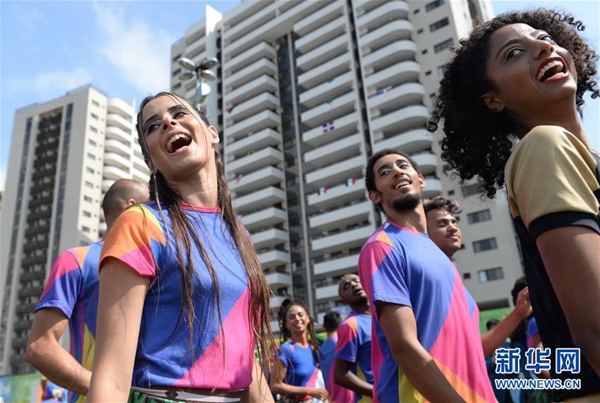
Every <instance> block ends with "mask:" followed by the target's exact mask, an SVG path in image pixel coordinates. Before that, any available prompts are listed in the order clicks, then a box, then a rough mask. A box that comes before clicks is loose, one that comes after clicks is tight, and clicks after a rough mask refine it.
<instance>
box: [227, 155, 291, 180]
mask: <svg viewBox="0 0 600 403" xmlns="http://www.w3.org/2000/svg"><path fill="white" fill-rule="evenodd" d="M282 161H283V153H282V152H281V151H279V150H277V149H275V148H272V147H267V148H263V149H262V150H260V151H257V152H255V153H252V154H250V155H247V156H245V157H242V158H240V159H237V160H234V161H230V162H229V163H228V168H227V169H228V171H229V172H235V173H236V174H247V173H249V172H252V171H256V170H257V169H260V168H263V167H266V166H268V165H276V164H278V163H280V162H282ZM241 180H243V178H242V179H241Z"/></svg>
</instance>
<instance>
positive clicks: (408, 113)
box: [371, 105, 429, 137]
mask: <svg viewBox="0 0 600 403" xmlns="http://www.w3.org/2000/svg"><path fill="white" fill-rule="evenodd" d="M427 119H429V112H428V111H427V108H426V107H424V106H421V105H414V106H409V107H406V108H403V109H400V110H399V111H396V112H393V113H389V114H387V115H385V116H382V117H380V118H377V119H373V120H372V121H371V133H373V135H374V136H375V137H376V136H377V134H378V132H380V131H382V132H391V133H394V132H396V133H402V132H405V131H409V130H412V129H416V128H418V127H419V126H425V124H426V123H427Z"/></svg>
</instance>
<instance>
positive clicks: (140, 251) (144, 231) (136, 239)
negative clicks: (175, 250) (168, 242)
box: [100, 205, 165, 281]
mask: <svg viewBox="0 0 600 403" xmlns="http://www.w3.org/2000/svg"><path fill="white" fill-rule="evenodd" d="M164 244H165V237H164V234H163V231H162V228H161V225H160V223H159V222H158V220H157V219H156V217H155V216H154V214H152V212H150V211H149V210H148V209H147V208H146V207H144V206H142V205H135V206H133V207H131V208H129V209H128V210H126V211H125V212H124V213H123V214H121V215H120V216H119V218H118V219H117V221H116V222H115V223H114V225H113V227H112V228H111V230H110V231H109V233H108V236H107V237H106V239H105V241H104V246H103V247H102V253H101V255H100V271H102V267H103V266H104V263H105V262H106V260H107V259H108V258H109V257H112V258H115V259H117V260H119V261H121V262H123V263H125V264H126V265H127V266H129V267H131V268H132V269H133V270H134V271H135V272H137V273H138V274H139V275H140V276H144V277H149V278H150V280H151V281H152V280H154V279H155V277H156V267H155V265H154V258H155V256H154V254H155V252H156V250H155V249H153V248H157V247H159V245H164Z"/></svg>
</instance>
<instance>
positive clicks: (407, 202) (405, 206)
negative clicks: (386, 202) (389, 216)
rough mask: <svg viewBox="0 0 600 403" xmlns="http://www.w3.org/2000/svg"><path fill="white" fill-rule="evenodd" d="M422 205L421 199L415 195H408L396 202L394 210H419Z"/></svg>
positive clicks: (393, 205) (393, 204) (393, 206)
mask: <svg viewBox="0 0 600 403" xmlns="http://www.w3.org/2000/svg"><path fill="white" fill-rule="evenodd" d="M419 203H421V197H420V196H418V195H415V194H407V195H405V196H403V197H401V198H399V199H396V200H394V202H393V203H392V208H393V209H394V210H396V211H410V210H414V209H415V208H417V206H418V205H419Z"/></svg>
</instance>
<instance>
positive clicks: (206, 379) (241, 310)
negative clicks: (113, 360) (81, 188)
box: [100, 202, 256, 390]
mask: <svg viewBox="0 0 600 403" xmlns="http://www.w3.org/2000/svg"><path fill="white" fill-rule="evenodd" d="M180 208H181V211H182V212H183V214H185V215H186V216H187V218H188V219H189V220H190V222H191V223H192V225H193V227H194V228H195V230H196V233H197V235H198V237H199V239H200V241H201V242H202V245H203V246H204V249H205V251H206V254H207V255H208V257H209V259H210V261H211V262H212V265H213V267H214V269H215V272H216V275H217V281H218V283H219V288H220V309H221V321H222V322H221V323H220V321H219V315H218V309H217V305H216V302H215V300H214V290H215V287H214V283H213V280H212V278H211V276H210V274H209V271H208V268H207V266H206V265H205V263H204V261H203V259H202V258H201V255H200V250H199V248H198V247H197V246H196V244H195V243H194V242H192V260H193V266H194V270H195V273H196V276H195V278H194V297H193V298H194V301H193V304H194V309H195V315H196V318H197V320H196V321H195V323H194V328H193V334H192V335H191V336H190V331H189V327H188V324H187V320H186V315H185V314H182V312H181V311H182V296H181V285H182V281H183V280H182V274H181V269H180V265H179V264H178V260H177V252H176V251H177V249H176V246H175V238H174V235H173V225H172V222H171V218H170V215H169V213H168V211H167V210H164V209H163V211H162V212H161V211H159V208H158V206H157V204H156V203H155V202H148V203H145V204H141V205H136V206H133V207H131V208H129V209H128V210H126V211H125V212H124V213H123V214H121V216H120V217H119V218H118V219H117V221H116V222H115V224H114V225H113V227H112V229H111V230H110V232H109V234H108V236H107V238H106V240H105V242H104V248H103V249H102V256H101V264H100V269H101V270H102V265H103V264H104V263H105V262H106V260H107V258H109V257H111V258H115V259H118V260H120V261H121V262H123V263H125V264H126V265H127V266H129V267H130V268H131V269H132V270H134V271H135V272H136V273H138V274H139V275H141V276H144V277H148V278H149V279H150V281H151V283H150V288H149V290H148V293H147V295H146V299H145V302H144V310H143V313H142V321H141V324H140V335H139V340H138V346H137V351H136V357H135V363H134V369H133V379H132V384H133V386H137V387H143V388H147V387H150V386H170V387H187V388H198V389H213V388H216V389H223V390H240V389H245V388H248V386H249V385H250V383H251V382H252V369H253V366H254V347H255V344H256V343H255V340H254V336H253V331H252V329H253V326H252V324H251V320H250V315H251V308H250V303H251V299H250V288H249V285H248V280H247V278H246V271H245V269H244V265H243V262H242V259H241V257H240V255H239V252H238V250H237V248H236V246H235V242H234V240H233V239H232V237H231V235H230V233H229V231H228V229H227V226H226V223H225V221H224V220H223V218H222V217H221V212H220V209H218V208H205V207H194V206H190V205H187V204H182V205H180ZM184 265H185V266H186V267H189V262H188V261H187V257H184ZM221 324H222V327H221ZM190 337H191V338H190Z"/></svg>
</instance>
